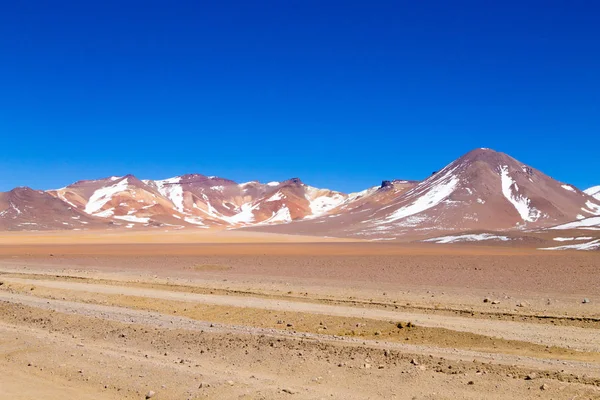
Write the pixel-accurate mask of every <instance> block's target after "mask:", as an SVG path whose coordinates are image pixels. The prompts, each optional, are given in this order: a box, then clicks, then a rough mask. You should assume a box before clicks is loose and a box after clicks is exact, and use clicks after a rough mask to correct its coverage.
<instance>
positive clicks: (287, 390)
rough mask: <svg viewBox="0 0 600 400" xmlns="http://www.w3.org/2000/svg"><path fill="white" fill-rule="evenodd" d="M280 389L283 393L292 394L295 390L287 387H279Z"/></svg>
mask: <svg viewBox="0 0 600 400" xmlns="http://www.w3.org/2000/svg"><path fill="white" fill-rule="evenodd" d="M281 391H282V392H283V393H287V394H294V393H296V391H295V390H292V389H289V388H285V389H281Z"/></svg>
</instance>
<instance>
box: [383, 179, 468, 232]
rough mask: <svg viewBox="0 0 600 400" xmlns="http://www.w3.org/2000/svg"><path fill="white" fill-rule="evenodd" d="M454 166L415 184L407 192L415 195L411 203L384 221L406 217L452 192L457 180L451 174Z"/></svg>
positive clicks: (426, 207) (429, 206)
mask: <svg viewBox="0 0 600 400" xmlns="http://www.w3.org/2000/svg"><path fill="white" fill-rule="evenodd" d="M456 168H457V167H454V168H452V169H450V170H448V171H446V172H444V170H442V171H440V172H438V173H437V174H436V175H434V176H433V177H431V178H429V179H427V180H425V181H423V182H422V183H420V184H419V185H417V186H416V187H415V188H414V189H412V190H411V191H410V192H409V193H411V194H412V197H416V199H415V200H414V201H413V202H412V203H411V204H409V205H407V206H404V207H402V208H400V209H398V210H396V211H394V212H393V213H392V214H391V215H389V216H388V217H387V218H386V221H385V222H393V221H397V220H399V219H402V218H406V217H408V216H410V215H414V214H417V213H420V212H423V211H425V210H428V209H430V208H432V207H435V206H437V205H438V204H439V203H441V202H442V201H443V200H444V199H445V198H447V197H448V196H450V195H451V194H452V192H454V189H456V185H457V184H458V181H459V179H458V177H456V176H455V175H454V174H453V173H454V170H455V169H456Z"/></svg>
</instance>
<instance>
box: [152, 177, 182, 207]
mask: <svg viewBox="0 0 600 400" xmlns="http://www.w3.org/2000/svg"><path fill="white" fill-rule="evenodd" d="M154 182H155V183H156V188H157V189H158V192H159V193H160V194H161V195H163V196H164V197H166V198H167V199H169V200H171V202H172V203H173V205H174V206H175V209H176V210H177V211H179V212H181V213H183V212H185V209H184V206H183V187H182V186H181V184H180V182H181V177H179V176H176V177H174V178H169V179H163V180H160V181H154Z"/></svg>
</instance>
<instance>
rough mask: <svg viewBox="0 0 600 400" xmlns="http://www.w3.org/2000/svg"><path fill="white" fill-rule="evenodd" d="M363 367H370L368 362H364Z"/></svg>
mask: <svg viewBox="0 0 600 400" xmlns="http://www.w3.org/2000/svg"><path fill="white" fill-rule="evenodd" d="M363 367H364V368H365V369H369V368H371V364H369V363H365V364H364V365H363Z"/></svg>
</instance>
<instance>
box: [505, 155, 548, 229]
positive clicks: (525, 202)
mask: <svg viewBox="0 0 600 400" xmlns="http://www.w3.org/2000/svg"><path fill="white" fill-rule="evenodd" d="M500 174H501V175H500V176H501V179H502V194H504V197H506V199H507V200H508V201H509V202H510V203H511V204H512V205H513V206H514V207H515V209H516V210H517V212H518V213H519V215H520V216H521V219H523V221H527V222H535V221H537V220H538V219H539V218H540V217H541V216H542V213H541V212H540V211H539V210H538V209H536V208H535V207H532V206H531V205H530V204H531V200H530V199H528V198H527V197H525V196H523V195H521V194H519V193H518V191H519V186H518V185H517V184H516V182H515V181H514V180H513V179H512V178H511V177H510V175H508V167H507V166H502V167H500ZM513 190H514V192H516V193H513Z"/></svg>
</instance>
